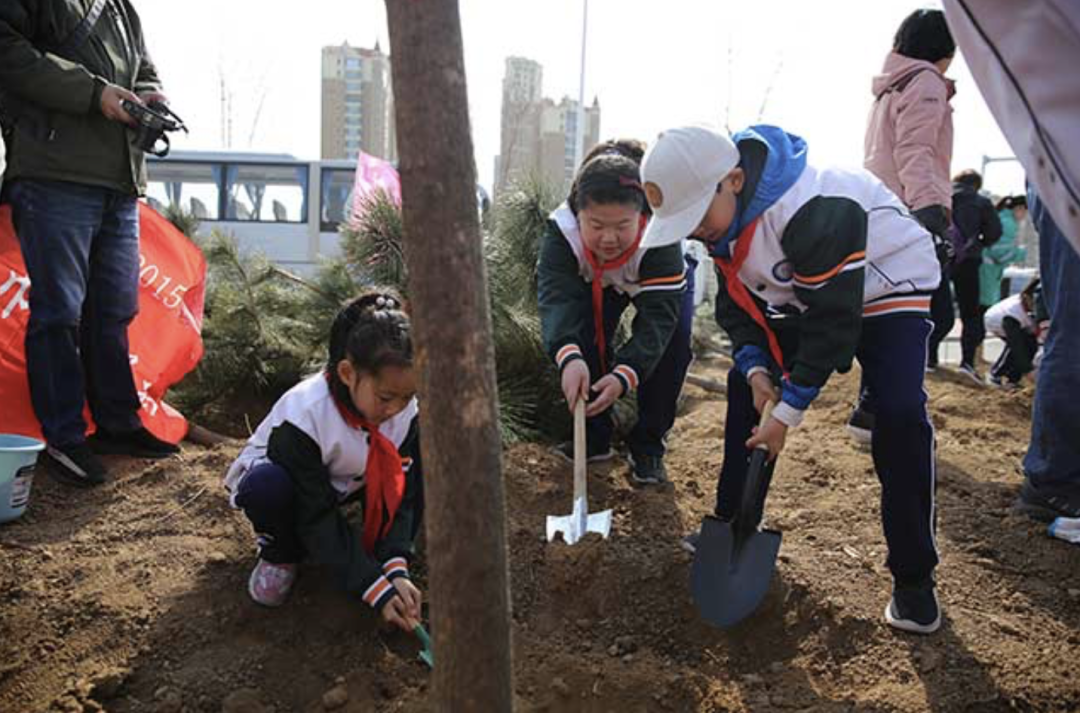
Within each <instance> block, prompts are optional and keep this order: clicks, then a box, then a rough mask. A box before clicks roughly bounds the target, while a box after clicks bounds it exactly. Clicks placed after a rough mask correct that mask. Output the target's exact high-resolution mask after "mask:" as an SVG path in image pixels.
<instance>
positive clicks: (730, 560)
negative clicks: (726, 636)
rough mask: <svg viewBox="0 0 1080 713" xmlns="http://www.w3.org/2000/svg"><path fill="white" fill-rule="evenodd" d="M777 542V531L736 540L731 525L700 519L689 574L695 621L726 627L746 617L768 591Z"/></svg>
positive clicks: (763, 532)
mask: <svg viewBox="0 0 1080 713" xmlns="http://www.w3.org/2000/svg"><path fill="white" fill-rule="evenodd" d="M780 540H781V535H780V533H779V532H774V531H771V530H760V531H755V532H753V533H751V534H749V535H747V536H745V538H743V539H742V540H741V541H739V539H738V538H736V536H735V532H734V531H733V529H732V527H731V523H729V522H724V521H723V520H719V519H717V518H714V517H707V518H705V521H704V522H702V524H701V539H700V540H699V541H698V545H697V550H696V552H695V554H694V564H693V566H692V567H691V570H690V587H691V591H692V592H693V595H694V603H695V604H696V605H697V608H698V612H699V613H700V614H701V617H702V618H703V619H705V620H706V621H707V622H709V623H710V624H712V625H713V626H717V627H720V628H728V627H730V626H734V625H735V624H737V623H739V622H740V621H742V620H743V619H745V618H746V617H748V616H750V614H752V613H753V612H754V610H755V609H757V607H758V604H760V603H761V600H762V599H764V598H765V593H766V592H768V590H769V582H770V581H771V580H772V574H773V570H774V569H775V568H776V555H777V553H778V552H779V551H780Z"/></svg>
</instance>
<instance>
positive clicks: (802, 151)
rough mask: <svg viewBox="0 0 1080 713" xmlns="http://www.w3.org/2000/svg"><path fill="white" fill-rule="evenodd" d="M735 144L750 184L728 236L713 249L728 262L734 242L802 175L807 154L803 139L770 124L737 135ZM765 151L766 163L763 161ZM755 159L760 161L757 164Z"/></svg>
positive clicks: (747, 185) (748, 129) (740, 200)
mask: <svg viewBox="0 0 1080 713" xmlns="http://www.w3.org/2000/svg"><path fill="white" fill-rule="evenodd" d="M731 140H732V141H734V142H735V145H736V146H737V147H738V148H739V155H740V161H739V166H740V167H741V168H742V169H743V171H745V172H746V183H745V184H744V186H743V191H742V193H740V194H739V199H738V205H737V208H736V213H735V220H734V221H732V224H731V227H730V228H728V232H727V235H725V236H724V237H723V238H721V239H720V240H718V241H717V242H716V243H715V244H713V245H712V250H711V252H712V254H713V255H714V256H715V257H725V258H726V257H730V246H731V242H732V241H733V240H735V238H736V237H737V236H738V235H739V233H741V232H742V230H743V228H745V227H746V226H747V225H749V224H750V223H751V222H753V221H754V219H755V218H758V217H759V216H760V215H761V214H762V213H764V212H765V211H766V210H768V208H769V206H771V205H772V204H773V203H775V202H776V201H777V200H779V199H780V196H782V195H784V193H786V192H787V190H788V189H789V188H791V186H792V185H794V184H795V181H796V180H798V178H799V176H801V175H802V172H803V169H805V168H806V151H807V148H806V141H804V140H803V139H802V137H800V136H796V135H795V134H789V133H787V132H786V131H784V130H783V129H781V128H780V127H778V126H769V125H767V124H757V125H755V126H751V127H749V128H746V129H743V130H742V131H739V132H736V133H735V134H734V135H733V136H732V137H731ZM755 144H756V145H755ZM762 148H764V151H765V160H764V162H762V161H761V159H760V156H761V149H762ZM754 155H756V156H757V157H758V158H757V159H756V160H755V159H754V158H753V156H754Z"/></svg>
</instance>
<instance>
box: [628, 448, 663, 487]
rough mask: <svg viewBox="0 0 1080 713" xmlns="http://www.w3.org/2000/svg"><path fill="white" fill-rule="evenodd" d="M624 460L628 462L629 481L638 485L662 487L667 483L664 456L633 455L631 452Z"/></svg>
mask: <svg viewBox="0 0 1080 713" xmlns="http://www.w3.org/2000/svg"><path fill="white" fill-rule="evenodd" d="M626 459H627V460H628V461H630V479H631V480H633V481H634V482H635V483H637V484H638V485H663V484H664V483H666V482H667V479H668V477H667V468H665V467H664V456H652V455H648V454H646V453H634V451H632V450H631V451H630V452H629V453H628V454H627V456H626Z"/></svg>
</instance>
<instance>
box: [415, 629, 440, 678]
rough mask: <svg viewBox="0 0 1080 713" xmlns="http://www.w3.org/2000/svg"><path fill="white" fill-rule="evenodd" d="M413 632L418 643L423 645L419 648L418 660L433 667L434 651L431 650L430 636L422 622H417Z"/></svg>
mask: <svg viewBox="0 0 1080 713" xmlns="http://www.w3.org/2000/svg"><path fill="white" fill-rule="evenodd" d="M413 633H414V634H416V638H418V639H420V645H421V646H423V647H424V648H422V649H421V650H420V660H421V661H423V662H424V663H426V664H427V665H428V668H435V652H434V651H432V650H431V637H430V636H428V633H427V629H425V628H424V625H423V624H417V625H416V627H414V628H413Z"/></svg>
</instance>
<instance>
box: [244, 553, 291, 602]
mask: <svg viewBox="0 0 1080 713" xmlns="http://www.w3.org/2000/svg"><path fill="white" fill-rule="evenodd" d="M296 573H297V566H296V565H295V564H274V563H272V562H267V561H266V560H262V559H261V560H259V563H258V564H257V565H255V569H253V570H251V579H249V580H248V594H250V595H251V598H252V599H254V600H255V603H256V604H262V605H263V606H264V607H279V606H281V605H282V604H284V603H285V600H286V599H287V598H288V597H289V591H290V590H291V589H292V586H293V583H294V582H295V581H296Z"/></svg>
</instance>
